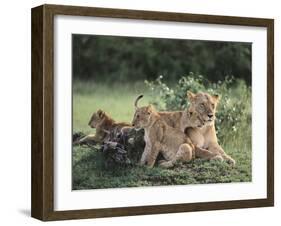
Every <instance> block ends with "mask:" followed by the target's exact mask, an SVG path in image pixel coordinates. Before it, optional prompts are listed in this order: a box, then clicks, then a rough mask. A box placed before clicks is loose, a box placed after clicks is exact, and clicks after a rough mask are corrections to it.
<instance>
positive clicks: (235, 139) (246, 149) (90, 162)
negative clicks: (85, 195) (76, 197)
mask: <svg viewBox="0 0 281 226" xmlns="http://www.w3.org/2000/svg"><path fill="white" fill-rule="evenodd" d="M73 89H74V90H73V128H74V132H77V131H81V132H83V133H86V134H88V133H93V132H94V131H93V129H91V128H90V127H88V126H87V123H88V120H89V118H90V116H91V114H92V113H93V112H94V111H96V110H98V109H103V110H105V111H106V112H108V113H109V114H110V115H111V116H112V117H113V118H114V119H116V120H118V121H127V122H131V121H132V117H133V113H134V107H133V101H134V99H135V97H136V96H137V95H138V94H140V93H144V94H145V98H144V99H143V100H142V101H141V102H140V105H145V104H147V103H148V102H149V101H152V100H153V99H154V98H153V96H150V95H149V94H148V90H147V89H146V88H144V86H143V85H142V84H135V85H113V86H112V87H110V88H109V87H108V86H104V85H94V84H93V83H81V82H74V87H73ZM218 132H219V131H218ZM223 133H224V134H223V136H222V137H223V138H224V139H221V141H220V143H221V145H222V147H223V148H224V149H225V150H226V152H227V153H228V154H229V155H231V156H232V157H233V158H234V159H235V160H236V161H237V165H236V166H235V167H234V168H233V167H231V166H229V165H228V164H226V163H225V162H218V161H216V160H212V161H204V160H200V159H195V160H193V161H191V162H190V163H186V164H178V165H177V166H176V167H174V168H173V169H161V168H159V167H157V166H156V167H154V168H152V169H149V168H146V167H139V166H134V167H127V168H114V169H108V168H105V167H104V164H103V156H102V153H100V152H97V151H93V150H91V149H89V148H85V147H74V148H73V172H72V173H73V174H72V175H73V189H93V188H116V187H136V186H159V185H176V184H177V185H179V184H203V183H224V182H247V181H251V127H250V125H249V123H246V122H245V123H244V124H242V125H241V126H240V127H239V128H238V129H237V130H236V131H235V132H232V133H230V134H227V133H226V131H223Z"/></svg>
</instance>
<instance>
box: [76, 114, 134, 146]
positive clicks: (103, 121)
mask: <svg viewBox="0 0 281 226" xmlns="http://www.w3.org/2000/svg"><path fill="white" fill-rule="evenodd" d="M88 125H89V126H90V127H91V128H95V129H96V133H95V134H90V135H87V136H86V137H83V138H82V139H80V140H79V141H78V142H76V143H75V144H82V143H84V142H86V141H94V142H96V143H102V142H103V141H105V140H106V139H107V138H108V136H109V134H110V132H112V131H114V133H115V134H117V133H119V132H122V131H124V130H126V129H128V128H132V126H131V124H129V123H126V122H116V121H115V120H114V119H112V118H111V117H110V116H109V115H108V114H106V113H105V112H104V111H102V110H100V109H99V110H98V111H97V112H95V113H93V115H92V117H91V119H90V121H89V123H88Z"/></svg>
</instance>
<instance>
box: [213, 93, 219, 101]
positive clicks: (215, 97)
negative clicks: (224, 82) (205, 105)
mask: <svg viewBox="0 0 281 226" xmlns="http://www.w3.org/2000/svg"><path fill="white" fill-rule="evenodd" d="M212 97H213V99H214V100H215V101H217V102H218V101H219V99H220V96H219V95H218V94H215V95H213V96H212Z"/></svg>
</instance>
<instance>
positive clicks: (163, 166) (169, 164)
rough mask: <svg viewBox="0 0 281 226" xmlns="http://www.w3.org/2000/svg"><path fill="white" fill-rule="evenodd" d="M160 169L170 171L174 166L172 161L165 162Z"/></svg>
mask: <svg viewBox="0 0 281 226" xmlns="http://www.w3.org/2000/svg"><path fill="white" fill-rule="evenodd" d="M159 166H160V167H162V168H165V169H168V168H171V167H173V166H174V164H173V163H172V161H163V162H161V163H160V164H159Z"/></svg>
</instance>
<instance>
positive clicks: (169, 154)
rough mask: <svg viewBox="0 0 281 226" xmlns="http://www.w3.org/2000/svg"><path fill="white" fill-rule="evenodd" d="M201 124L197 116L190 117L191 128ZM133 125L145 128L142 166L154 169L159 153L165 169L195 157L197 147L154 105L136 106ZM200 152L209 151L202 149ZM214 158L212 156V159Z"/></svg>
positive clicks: (161, 164)
mask: <svg viewBox="0 0 281 226" xmlns="http://www.w3.org/2000/svg"><path fill="white" fill-rule="evenodd" d="M135 106H136V104H135ZM200 124H201V121H200V120H199V118H198V117H197V115H196V114H192V115H191V116H190V117H189V126H190V127H197V126H199V125H200ZM132 125H133V126H134V127H137V128H144V140H145V143H146V144H145V149H144V152H143V154H142V157H141V161H140V164H141V165H145V164H147V165H148V166H149V167H153V166H154V164H155V161H156V158H157V156H158V154H159V153H161V154H162V155H163V157H164V158H165V160H166V161H162V162H161V163H160V164H159V165H160V166H162V167H164V168H169V167H172V166H173V165H174V164H175V163H176V162H177V161H182V162H188V161H190V160H191V159H192V158H194V157H195V154H196V153H195V146H194V145H193V144H192V143H191V140H190V139H189V137H187V136H186V134H185V133H184V132H182V131H180V130H179V129H176V128H173V127H171V126H169V125H168V124H167V123H166V122H165V121H164V120H163V119H162V118H161V117H160V115H159V114H158V112H157V111H156V110H155V109H154V107H153V106H152V105H148V106H146V107H137V106H136V111H135V115H134V119H133V122H132ZM197 149H200V148H196V152H197ZM200 151H202V152H204V151H207V150H204V149H200ZM200 151H199V152H200ZM207 152H208V151H207ZM212 157H213V156H210V158H212Z"/></svg>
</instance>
